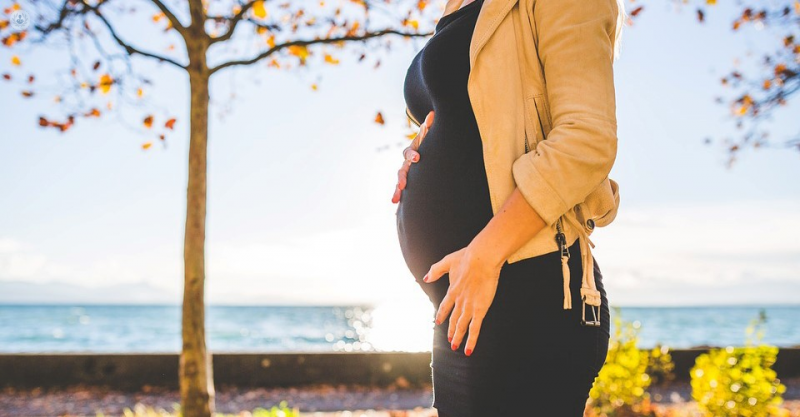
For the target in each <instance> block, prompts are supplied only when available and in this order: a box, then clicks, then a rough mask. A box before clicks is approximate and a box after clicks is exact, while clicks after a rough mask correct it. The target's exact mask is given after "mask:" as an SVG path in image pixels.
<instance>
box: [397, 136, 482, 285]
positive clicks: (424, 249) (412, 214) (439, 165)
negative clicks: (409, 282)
mask: <svg viewBox="0 0 800 417" xmlns="http://www.w3.org/2000/svg"><path fill="white" fill-rule="evenodd" d="M431 132H432V131H431ZM436 139H437V138H435V137H431V136H430V133H429V136H428V137H426V138H425V141H424V142H423V145H422V147H420V155H421V156H422V157H421V158H420V161H419V162H417V163H414V164H412V165H411V168H410V169H409V172H408V181H407V184H406V188H405V189H404V190H403V193H402V195H401V197H400V202H399V206H398V208H397V232H398V237H399V240H400V248H401V250H402V253H403V257H404V258H405V260H406V263H407V265H408V267H409V269H410V270H411V272H412V273H413V274H414V275H415V276H417V278H421V277H422V276H423V275H424V274H425V273H426V272H427V271H428V269H429V268H430V265H431V264H432V263H434V262H438V261H439V260H440V259H441V258H442V257H444V256H445V255H447V254H448V253H451V252H455V251H457V250H459V249H461V248H463V247H465V246H467V245H468V244H469V243H470V241H472V239H473V238H474V237H475V235H477V234H478V233H479V232H480V231H481V230H482V229H483V228H484V227H485V226H486V224H487V223H488V222H489V220H490V219H491V218H492V206H491V200H490V199H489V187H488V184H487V181H486V172H485V170H484V165H483V157H482V154H481V153H479V152H465V149H464V147H463V146H462V147H461V148H460V149H457V150H455V151H448V152H438V149H434V148H433V147H432V146H431V145H434V144H438V142H436ZM460 139H461V140H462V141H463V140H464V139H465V138H464V137H461V138H460ZM425 145H428V146H427V148H426V146H425ZM466 150H467V151H469V149H466ZM472 150H473V151H474V149H472Z"/></svg>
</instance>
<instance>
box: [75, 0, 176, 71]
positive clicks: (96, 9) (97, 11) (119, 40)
mask: <svg viewBox="0 0 800 417" xmlns="http://www.w3.org/2000/svg"><path fill="white" fill-rule="evenodd" d="M83 4H84V6H85V7H87V8H88V9H89V10H91V11H92V13H94V15H95V16H97V17H98V18H99V19H100V20H101V21H102V22H103V24H105V25H106V28H107V29H108V31H109V33H111V37H113V38H114V40H115V41H117V43H118V44H119V46H121V47H122V48H123V49H125V52H127V53H128V55H133V54H139V55H142V56H146V57H149V58H154V59H157V60H159V61H163V62H168V63H170V64H172V65H174V66H176V67H178V68H182V69H184V70H185V69H186V66H185V65H182V64H180V63H178V62H177V61H175V60H173V59H171V58H167V57H165V56H161V55H157V54H155V53H152V52H146V51H142V50H141V49H138V48H135V47H133V46H131V45H130V44H129V43H127V42H125V41H124V40H122V38H120V37H119V35H117V32H116V31H115V30H114V27H113V26H111V23H110V22H109V21H108V20H106V18H105V16H103V14H102V13H101V12H100V9H99V7H100V6H90V5H89V4H87V3H86V2H85V1H84V2H83ZM100 4H102V3H100Z"/></svg>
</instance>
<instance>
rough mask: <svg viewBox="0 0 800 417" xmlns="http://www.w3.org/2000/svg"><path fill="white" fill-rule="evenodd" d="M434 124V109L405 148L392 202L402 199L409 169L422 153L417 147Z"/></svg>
mask: <svg viewBox="0 0 800 417" xmlns="http://www.w3.org/2000/svg"><path fill="white" fill-rule="evenodd" d="M432 124H433V110H431V111H430V112H429V113H428V115H427V116H425V121H424V122H423V123H422V124H421V125H420V126H419V132H418V133H417V136H415V137H414V140H412V141H411V145H409V146H407V147H406V148H405V149H403V159H404V161H403V166H402V167H401V168H400V170H399V171H397V186H396V187H395V189H394V194H392V203H395V204H397V203H398V202H399V201H400V195H401V194H402V192H403V190H404V189H405V188H406V182H407V177H408V170H409V168H410V167H411V164H412V163H415V162H419V158H420V155H419V152H417V149H419V145H420V144H421V143H422V140H423V139H425V136H426V135H427V134H428V129H429V128H430V127H431V125H432Z"/></svg>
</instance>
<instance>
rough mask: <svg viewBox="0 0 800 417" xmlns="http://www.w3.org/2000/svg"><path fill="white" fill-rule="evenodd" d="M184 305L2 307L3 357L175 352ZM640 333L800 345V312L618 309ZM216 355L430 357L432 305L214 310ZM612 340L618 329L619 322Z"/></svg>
mask: <svg viewBox="0 0 800 417" xmlns="http://www.w3.org/2000/svg"><path fill="white" fill-rule="evenodd" d="M180 312H181V307H180V305H177V304H146V303H138V304H137V303H131V304H101V303H80V304H78V303H46V304H37V303H18V304H11V303H5V304H0V352H2V353H175V352H179V351H180V346H181V340H180V323H181V315H180ZM617 314H620V315H621V318H622V319H623V320H625V321H629V322H633V323H635V326H637V327H638V329H639V336H640V340H639V346H640V347H642V348H649V347H654V346H656V345H664V346H668V347H670V348H692V347H708V346H743V345H744V344H745V341H746V337H747V335H746V328H747V326H748V324H750V322H751V321H752V320H754V319H756V318H757V317H758V316H759V315H760V314H764V315H765V316H766V322H765V324H764V330H765V332H764V337H763V339H762V340H761V341H762V342H763V343H767V344H772V345H776V346H779V347H797V346H800V322H799V321H797V320H795V318H796V317H798V314H800V305H782V304H776V305H703V306H690V305H687V306H660V307H653V306H648V307H644V306H620V307H615V306H612V319H613V317H614V316H615V315H617ZM206 326H207V328H206V331H207V340H208V345H209V349H210V350H211V351H213V352H217V353H228V352H230V353H235V352H265V353H266V352H270V353H276V352H373V351H378V352H391V351H405V352H424V351H430V346H431V339H432V327H433V308H432V307H431V306H429V305H427V306H426V305H425V304H420V305H407V304H401V303H394V304H393V303H386V304H380V305H371V304H360V305H336V304H332V305H288V304H287V305H278V304H272V305H220V304H211V305H209V306H207V314H206ZM611 330H612V332H613V331H614V324H613V320H612V329H611Z"/></svg>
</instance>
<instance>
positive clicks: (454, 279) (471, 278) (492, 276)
mask: <svg viewBox="0 0 800 417" xmlns="http://www.w3.org/2000/svg"><path fill="white" fill-rule="evenodd" d="M503 263H504V262H500V263H497V262H493V261H492V260H491V258H490V257H488V256H485V254H484V255H483V256H482V254H481V251H480V250H479V249H478V248H477V247H474V246H472V245H470V246H467V247H465V248H463V249H460V250H458V251H456V252H453V253H451V254H449V255H447V256H445V257H444V258H442V260H441V261H439V262H436V263H435V264H433V265H432V266H431V269H430V270H429V271H428V273H427V274H426V275H425V278H423V281H425V282H434V281H436V280H438V279H439V278H440V277H441V276H442V275H444V274H445V273H449V276H450V286H449V287H448V289H447V294H446V295H445V296H444V299H442V302H441V303H440V304H439V310H438V311H437V312H436V324H437V325H438V324H440V323H442V322H443V321H444V319H445V317H447V315H448V314H449V313H450V311H451V310H452V314H451V315H450V323H449V325H448V329H447V340H449V341H450V342H451V343H452V346H451V348H452V349H453V350H456V349H458V346H459V345H460V344H461V341H462V339H463V337H464V333H465V332H466V330H467V328H468V327H469V339H467V344H466V346H465V349H464V353H465V354H466V355H467V356H469V355H471V354H472V351H473V350H474V349H475V344H476V343H477V341H478V334H479V333H480V329H481V323H482V322H483V318H484V317H485V316H486V312H487V311H488V310H489V306H490V305H491V304H492V301H494V296H495V293H496V292H497V284H498V282H499V280H500V269H501V267H502V266H503Z"/></svg>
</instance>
